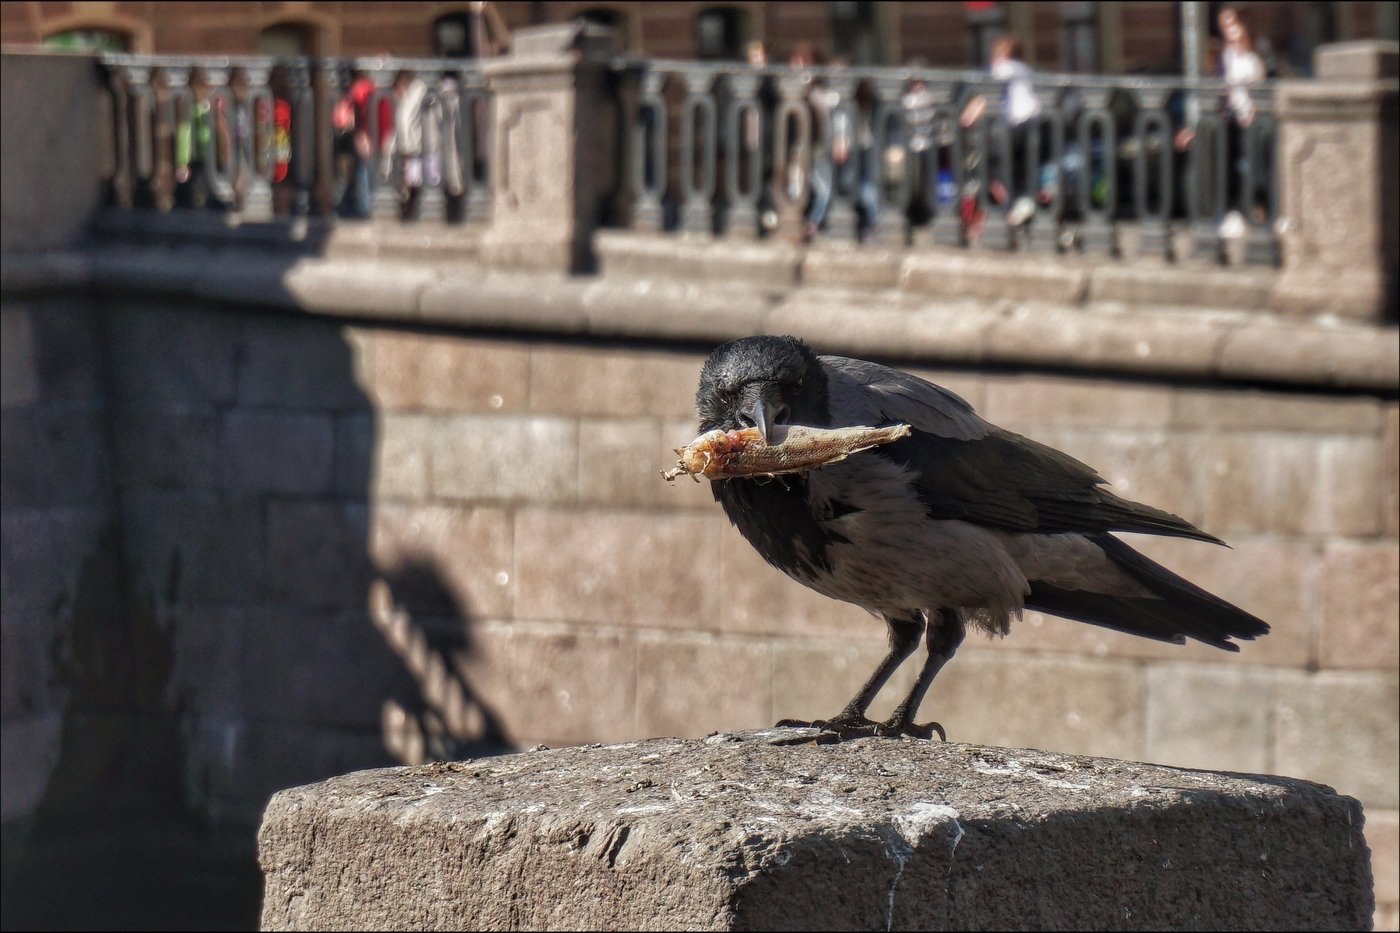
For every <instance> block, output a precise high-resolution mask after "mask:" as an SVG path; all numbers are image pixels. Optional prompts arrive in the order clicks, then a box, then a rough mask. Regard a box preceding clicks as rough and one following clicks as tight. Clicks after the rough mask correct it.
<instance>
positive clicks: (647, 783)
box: [259, 730, 1373, 930]
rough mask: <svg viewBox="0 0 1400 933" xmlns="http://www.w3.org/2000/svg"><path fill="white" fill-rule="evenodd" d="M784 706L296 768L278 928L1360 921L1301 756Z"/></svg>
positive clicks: (1347, 816)
mask: <svg viewBox="0 0 1400 933" xmlns="http://www.w3.org/2000/svg"><path fill="white" fill-rule="evenodd" d="M814 735H815V733H813V732H811V731H801V732H799V731H796V730H769V731H763V732H755V733H727V734H717V735H714V736H712V737H710V738H708V739H705V740H703V741H693V740H692V741H678V740H674V739H655V740H651V741H646V742H640V743H629V744H625V745H616V746H608V747H599V746H589V747H584V748H575V749H566V750H559V751H536V752H530V753H525V754H521V755H514V756H511V757H508V758H498V759H493V760H489V761H478V762H464V763H453V764H435V765H428V766H425V767H421V768H407V769H393V770H380V771H366V772H360V773H357V774H349V775H345V776H343V777H338V778H334V779H332V780H329V781H325V782H323V783H321V784H317V785H312V786H309V787H300V788H295V789H292V790H287V791H282V792H281V793H279V794H277V795H276V796H275V797H274V798H273V800H272V802H271V803H270V804H269V805H268V808H267V811H266V813H265V814H264V818H263V824H262V829H261V831H260V833H259V848H260V861H261V863H262V867H263V870H264V872H265V873H266V878H267V886H266V898H265V901H264V906H263V916H262V924H263V928H264V929H270V930H284V929H286V930H291V929H352V928H353V929H387V928H396V929H402V928H415V929H493V930H502V929H711V930H725V929H734V930H763V929H767V930H772V929H924V930H945V929H983V930H1004V929H1115V930H1131V929H1258V930H1266V929H1356V928H1364V927H1366V926H1368V925H1369V923H1370V921H1371V912H1372V907H1373V902H1372V895H1371V865H1370V853H1369V851H1368V850H1367V848H1366V844H1365V841H1364V840H1363V838H1362V835H1361V824H1362V813H1361V807H1360V805H1359V804H1358V803H1357V802H1356V801H1355V800H1352V799H1350V798H1347V797H1341V796H1338V795H1337V794H1336V793H1335V792H1333V791H1332V790H1331V789H1330V788H1326V787H1321V786H1318V785H1313V784H1308V783H1306V782H1303V781H1297V780H1292V779H1289V778H1278V777H1262V776H1250V775H1232V774H1224V773H1220V772H1204V771H1183V770H1178V769H1171V768H1162V767H1159V766H1154V765H1143V764H1134V763H1129V762H1123V761H1113V760H1106V759H1092V758H1077V757H1070V756H1061V755H1052V754H1047V753H1043V752H1031V751H1022V750H1015V749H999V748H997V749H994V748H984V747H979V746H971V745H955V744H943V743H932V742H914V741H908V740H887V739H866V740H861V741H857V742H851V743H847V744H841V745H834V746H831V745H828V746H818V745H813V744H799V745H782V744H778V743H782V742H784V741H790V740H792V739H795V738H796V739H801V738H804V737H806V738H811V737H813V736H814Z"/></svg>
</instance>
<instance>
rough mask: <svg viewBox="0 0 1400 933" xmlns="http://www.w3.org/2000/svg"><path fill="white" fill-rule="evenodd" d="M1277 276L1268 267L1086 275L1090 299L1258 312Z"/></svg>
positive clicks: (1135, 267)
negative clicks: (1254, 310) (1255, 309)
mask: <svg viewBox="0 0 1400 933" xmlns="http://www.w3.org/2000/svg"><path fill="white" fill-rule="evenodd" d="M1277 277H1278V276H1277V273H1275V272H1274V271H1273V270H1272V269H1268V270H1259V269H1240V268H1230V269H1193V268H1185V267H1181V266H1158V267H1153V266H1150V265H1147V264H1145V263H1124V264H1121V265H1100V266H1095V267H1094V270H1093V272H1092V273H1091V274H1090V276H1089V300H1090V301H1122V302H1126V303H1129V304H1139V305H1182V306H1187V307H1193V308H1201V307H1214V308H1262V307H1265V306H1266V305H1267V304H1268V301H1269V292H1270V290H1271V289H1272V288H1273V285H1274V281H1275V280H1276V279H1277Z"/></svg>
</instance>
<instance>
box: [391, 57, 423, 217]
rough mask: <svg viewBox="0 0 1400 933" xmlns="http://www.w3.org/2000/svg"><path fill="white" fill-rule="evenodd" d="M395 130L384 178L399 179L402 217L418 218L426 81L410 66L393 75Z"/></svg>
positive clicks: (400, 215)
mask: <svg viewBox="0 0 1400 933" xmlns="http://www.w3.org/2000/svg"><path fill="white" fill-rule="evenodd" d="M393 93H394V132H393V135H391V136H390V137H389V145H388V147H387V149H386V151H385V153H384V164H383V168H382V171H383V180H384V181H385V182H389V181H391V180H392V179H394V178H395V177H396V176H397V178H398V194H399V219H400V220H416V219H417V218H418V207H419V200H420V197H421V195H422V191H423V123H424V119H423V117H424V113H423V104H424V99H425V98H426V97H427V94H428V85H427V83H426V82H425V81H424V80H423V79H422V78H420V77H418V76H417V75H416V74H414V73H413V72H412V71H410V70H408V69H403V70H401V71H400V72H399V73H398V74H397V75H395V76H394V85H393Z"/></svg>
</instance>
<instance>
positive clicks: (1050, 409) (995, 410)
mask: <svg viewBox="0 0 1400 933" xmlns="http://www.w3.org/2000/svg"><path fill="white" fill-rule="evenodd" d="M1171 406H1172V396H1171V392H1170V391H1169V390H1167V389H1163V388H1159V387H1157V386H1133V385H1124V384H1123V383H1122V382H1121V381H1118V382H1109V381H1107V380H1092V379H1067V378H1059V377H1053V376H1029V375H1028V376H1019V377H1012V378H1008V377H990V378H988V380H987V404H986V407H985V408H984V409H983V411H982V412H981V414H982V416H983V417H984V418H986V419H987V420H989V421H992V422H994V423H996V424H998V425H1000V426H1001V427H1004V428H1008V429H1010V430H1013V431H1018V432H1021V433H1023V434H1026V435H1028V436H1030V437H1036V436H1037V435H1036V432H1037V431H1043V430H1044V429H1045V428H1048V427H1068V426H1081V427H1083V426H1090V425H1092V426H1093V427H1094V428H1097V429H1103V428H1115V427H1123V428H1135V429H1137V430H1146V429H1150V428H1159V427H1163V426H1165V425H1166V424H1167V422H1168V421H1169V420H1170V419H1171Z"/></svg>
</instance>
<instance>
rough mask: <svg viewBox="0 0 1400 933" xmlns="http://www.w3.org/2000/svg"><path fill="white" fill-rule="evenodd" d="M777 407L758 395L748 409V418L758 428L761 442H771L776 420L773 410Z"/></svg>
mask: <svg viewBox="0 0 1400 933" xmlns="http://www.w3.org/2000/svg"><path fill="white" fill-rule="evenodd" d="M777 407H778V406H777V405H774V404H773V403H772V402H770V401H769V400H768V399H767V398H766V397H760V398H759V399H758V401H756V402H754V405H753V408H751V409H749V418H750V419H752V420H753V426H754V427H756V428H758V430H759V433H761V434H762V435H763V443H765V444H771V443H773V425H774V424H775V423H776V421H777V418H775V417H774V411H775V409H777Z"/></svg>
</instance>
